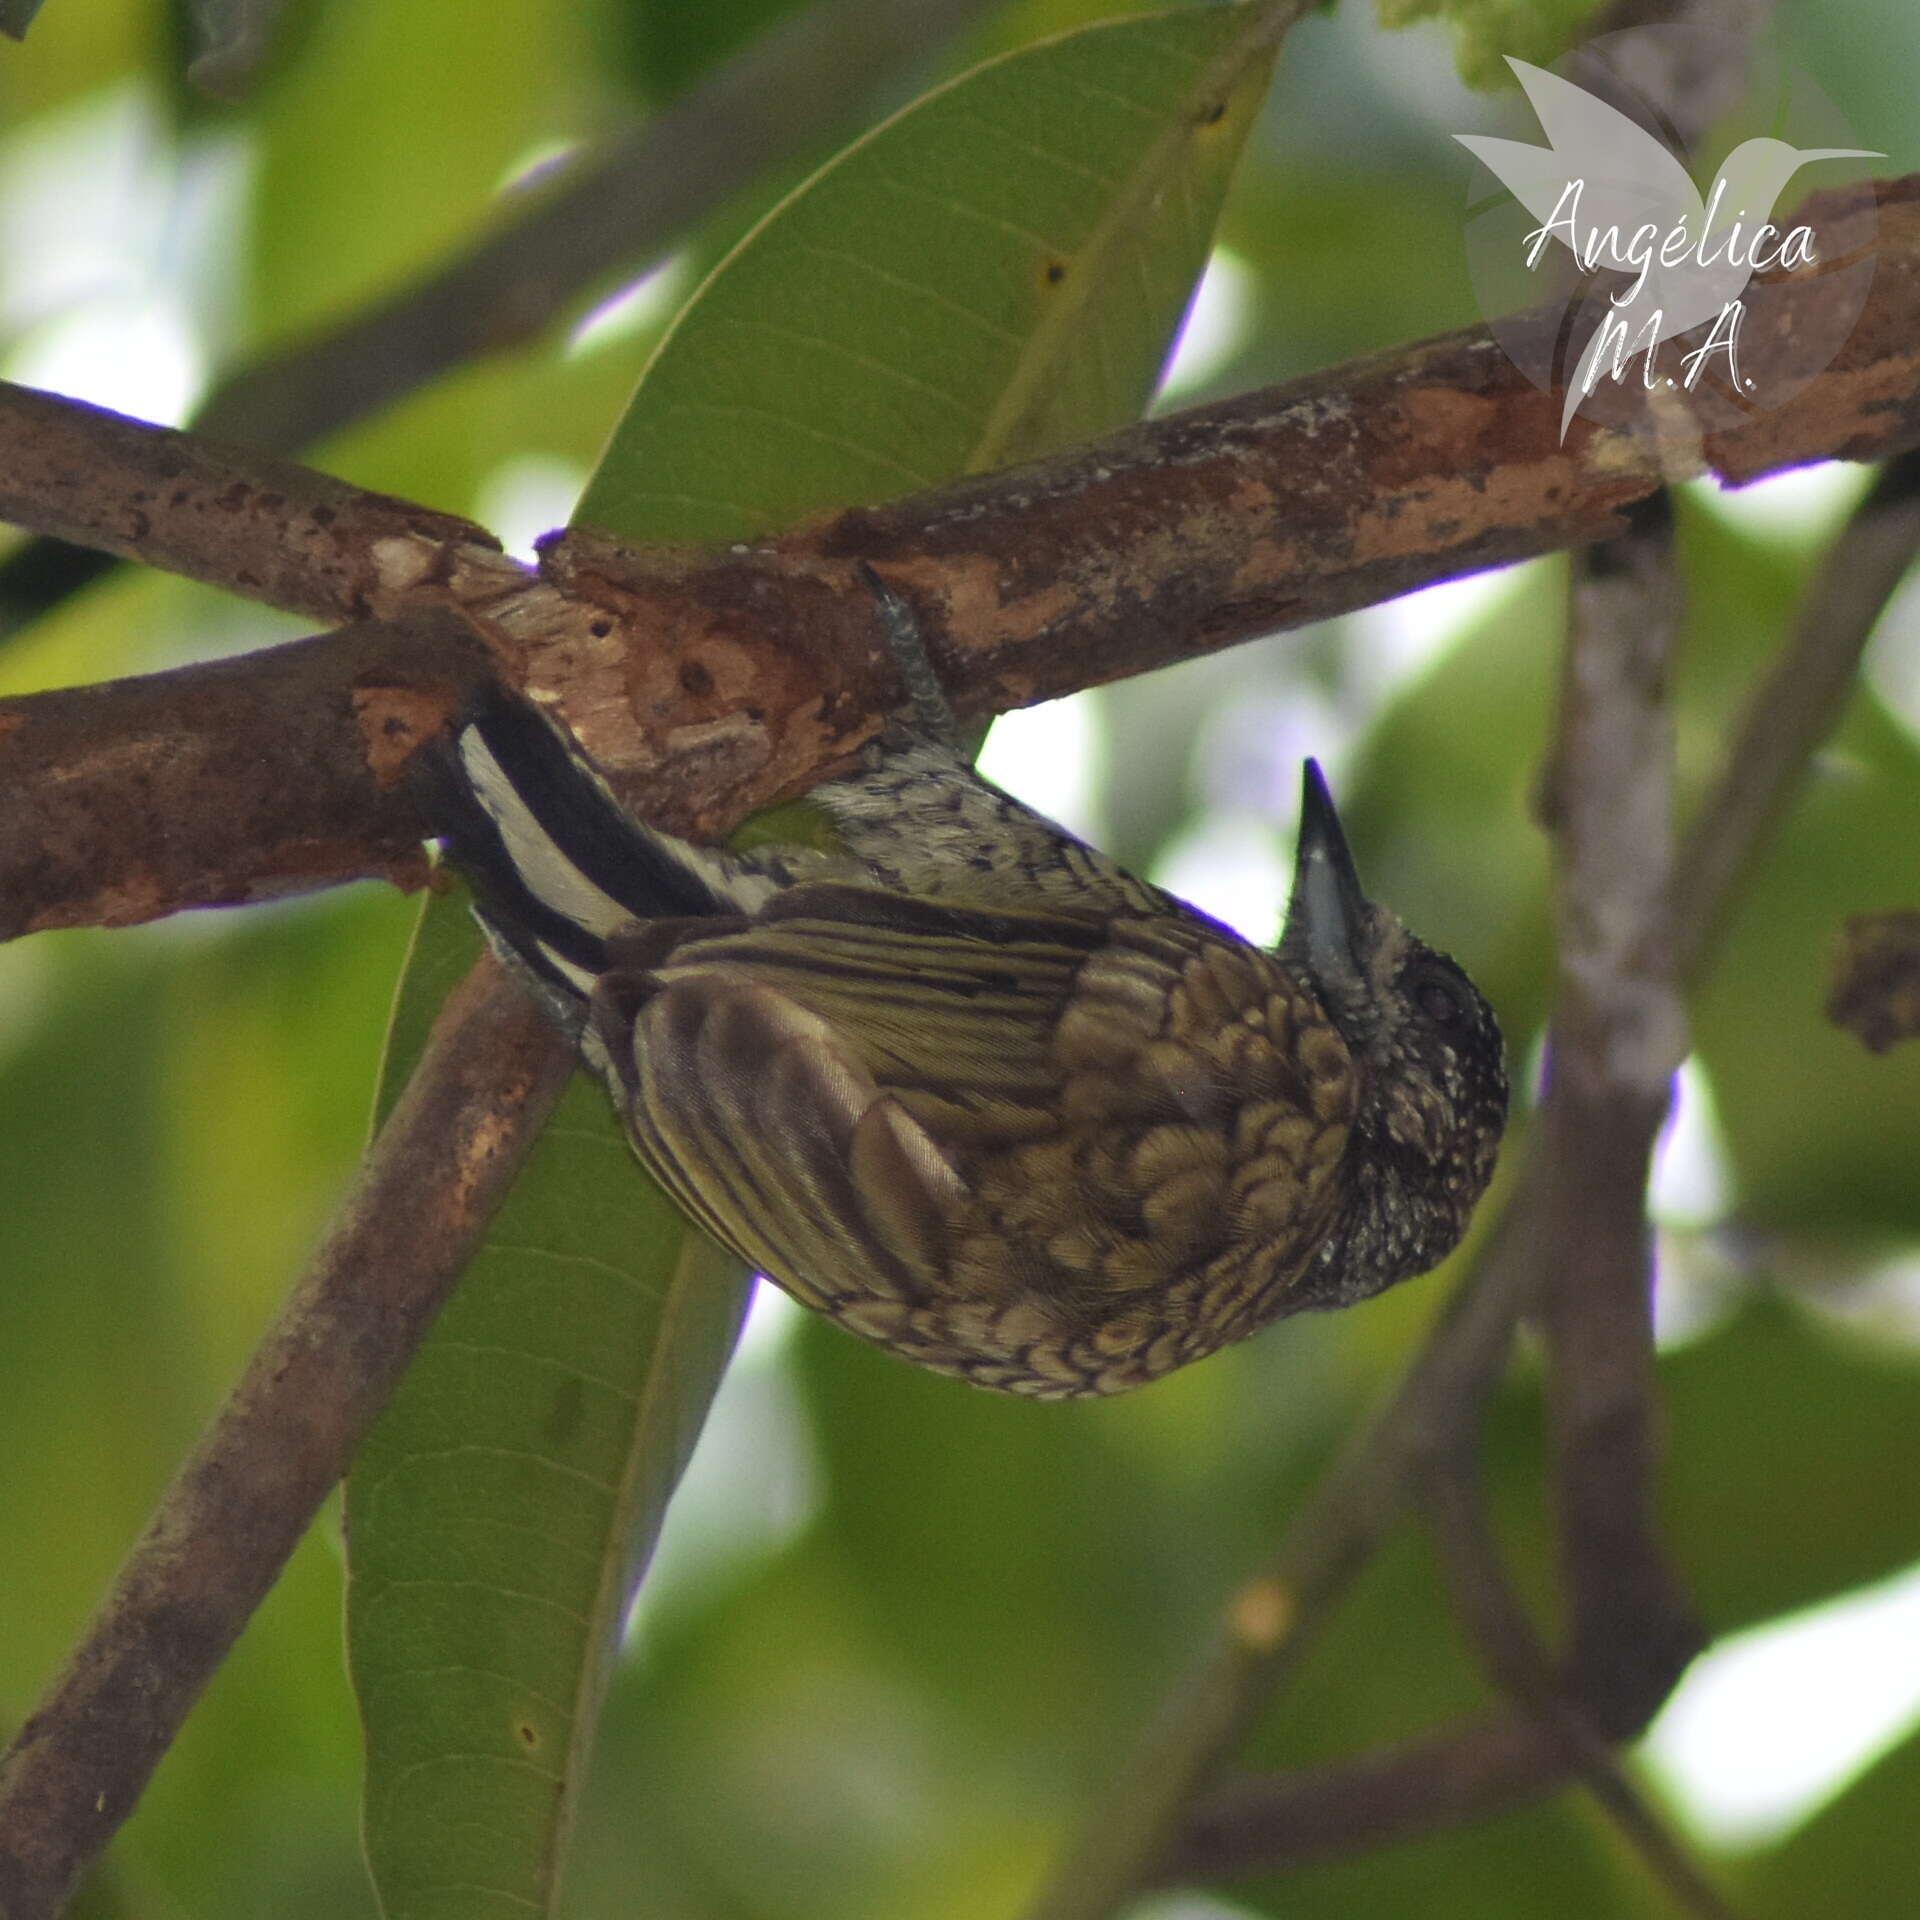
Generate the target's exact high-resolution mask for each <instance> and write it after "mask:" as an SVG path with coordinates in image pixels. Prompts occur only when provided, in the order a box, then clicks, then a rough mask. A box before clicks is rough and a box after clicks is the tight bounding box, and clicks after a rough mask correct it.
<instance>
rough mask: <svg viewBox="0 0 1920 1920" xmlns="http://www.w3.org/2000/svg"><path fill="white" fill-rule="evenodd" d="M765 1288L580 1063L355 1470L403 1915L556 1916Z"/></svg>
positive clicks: (424, 1026) (354, 1525) (445, 908)
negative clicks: (677, 1530) (626, 1681)
mask: <svg viewBox="0 0 1920 1920" xmlns="http://www.w3.org/2000/svg"><path fill="white" fill-rule="evenodd" d="M463 909H464V901H463V900H461V899H458V898H455V897H452V896H449V897H446V898H441V899H436V900H433V901H430V902H429V904H428V906H427V908H426V910H425V911H424V912H423V914H422V916H421V922H420V929H419V934H418V937H417V939H416V942H415V947H414V952H413V954H412V957H411V959H410V960H409V963H408V968H407V973H406V977H405V981H404V983H403V985H402V988H401V992H400V997H399V1000H398V1003H397V1005H396V1007H395V1011H394V1022H393V1032H392V1036H391V1040H390V1043H389V1049H388V1056H387V1066H386V1071H385V1074H384V1076H383V1085H382V1089H381V1106H382V1109H383V1110H384V1109H385V1108H386V1107H387V1106H388V1105H390V1104H391V1102H392V1100H393V1099H394V1097H396V1095H397V1093H398V1090H399V1087H400V1086H401V1085H402V1084H403V1083H404V1080H405V1077H406V1074H407V1072H408V1071H409V1070H410V1069H411V1067H412V1064H413V1062H414V1060H415V1059H416V1058H417V1057H418V1055H419V1051H420V1048H421V1046H422V1045H423V1044H424V1041H425V1038H426V1034H427V1030H428V1028H429V1027H430V1025H431V1023H432V1019H433V1015H434V1012H435V1011H436V1010H437V1008H438V1006H439V1004H440V1002H441V1001H442V1000H443V999H444V997H445V995H446V992H447V989H448V987H449V986H450V985H451V984H452V982H454V981H455V980H457V979H458V978H459V977H460V976H461V975H462V974H463V973H464V972H465V971H466V969H467V967H468V966H470V965H471V964H472V962H473V959H474V958H475V956H476V955H477V953H478V951H479V939H478V936H477V934H476V933H475V931H474V929H473V927H472V924H471V922H470V921H469V919H468V917H467V915H466V913H465V912H464V910H463ZM746 1279H747V1276H746V1275H745V1274H744V1273H743V1272H742V1270H741V1268H740V1264H739V1262H738V1261H736V1260H734V1259H732V1258H731V1257H730V1256H728V1255H726V1254H723V1253H722V1252H721V1251H720V1250H719V1249H718V1248H717V1247H715V1246H714V1245H713V1244H712V1243H711V1242H710V1241H708V1240H706V1239H705V1238H704V1236H702V1235H699V1234H696V1233H694V1232H692V1231H691V1230H689V1229H688V1228H687V1227H686V1226H685V1224H684V1223H683V1222H682V1220H681V1219H680V1217H679V1215H678V1213H677V1212H676V1211H675V1209H674V1208H673V1207H672V1206H671V1204H670V1203H669V1202H668V1201H667V1200H666V1199H665V1197H664V1196H663V1195H662V1194H661V1193H660V1191H659V1189H658V1188H657V1187H656V1186H655V1185H654V1184H653V1182H651V1181H650V1180H648V1179H646V1178H645V1177H644V1176H643V1175H642V1174H641V1173H640V1172H639V1170H638V1168H637V1167H635V1166H634V1164H633V1161H632V1155H631V1153H630V1152H629V1150H628V1148H627V1144H626V1141H625V1138H624V1137H623V1135H622V1133H621V1131H620V1128H619V1126H618V1124H617V1123H616V1121H615V1119H614V1116H613V1113H612V1110H611V1107H610V1106H609V1104H608V1101H607V1099H606V1096H605V1095H604V1093H603V1092H602V1091H601V1090H600V1088H599V1087H597V1086H595V1085H593V1084H592V1083H591V1082H589V1081H588V1080H586V1079H585V1078H584V1077H580V1078H576V1080H575V1082H574V1084H573V1085H572V1087H570V1088H569V1089H568V1092H567V1094H566V1096H565V1098H564V1099H563V1101H562V1103H561V1106H560V1109H559V1111H558V1113H557V1114H556V1115H555V1117H554V1119H553V1121H552V1122H551V1123H550V1125H549V1126H548V1128H547V1131H546V1133H545V1135H544V1137H543V1138H542V1140H541V1142H540V1145H539V1147H538V1149H537V1150H536V1153H535V1155H534V1158H533V1161H532V1162H531V1164H530V1165H529V1167H528V1169H527V1171H526V1173H525V1174H524V1175H523V1176H522V1177H521V1179H520V1181H519V1182H518V1183H517V1184H516V1186H515V1188H514V1191H513V1193H512V1195H511V1196H510V1197H509V1199H508V1201H507V1204H506V1205H505V1206H504V1207H503V1208H502V1209H501V1211H500V1214H499V1216H498V1218H497V1219H496V1221H495V1223H494V1226H493V1230H492V1232H491V1234H490V1235H489V1237H488V1241H487V1245H486V1247H485V1248H484V1249H483V1250H482V1252H481V1253H480V1254H479V1256H478V1257H477V1258H476V1260H475V1263H474V1266H473V1268H472V1269H471V1270H470V1271H469V1273H468V1274H467V1276H466V1277H465V1279H464V1280H463V1281H462V1283H461V1286H460V1289H459V1291H458V1292H457V1293H456V1295H455V1296H454V1298H453V1300H452V1301H451V1302H450V1303H449V1305H448V1307H447V1309H446V1311H445V1312H444V1313H443V1314H442V1316H441V1319H440V1321H439V1323H438V1324H437V1325H436V1327H435V1328H434V1331H433V1334H432V1337H431V1338H430V1339H429V1340H428V1341H427V1342H426V1344H425V1346H424V1347H423V1348H422V1351H421V1353H420V1356H419V1358H418V1359H417V1360H416V1361H415V1363H414V1366H413V1367H412V1369H411V1370H410V1371H409V1373H408V1375H407V1379H406V1382H405V1384H404V1386H403V1387H402V1390H401V1392H400V1393H399V1394H398V1395H397V1396H396V1397H395V1400H394V1403H393V1405H392V1407H391V1408H390V1409H389V1410H388V1413H387V1415H386V1417H385V1418H384V1419H383V1420H382V1421H381V1423H380V1425H379V1426H378V1427H377V1428H376V1429H375V1431H374V1433H373V1435H372V1437H371V1438H370V1439H369V1441H368V1443H367V1445H366V1446H365V1447H364V1448H363V1449H362V1452H361V1455H360V1458H359V1460H358V1461H357V1462H356V1463H355V1466H354V1470H353V1474H352V1476H351V1478H350V1479H349V1481H348V1486H347V1525H348V1538H349V1549H350V1566H351V1585H350V1589H349V1603H348V1652H349V1657H350V1661H351V1665H352V1670H353V1679H354V1685H355V1689H356V1691H357V1693H358V1695H359V1700H360V1708H361V1715H362V1719H363V1722H364V1725H365V1729H366V1738H367V1788H366V1821H365V1824H366V1844H367V1854H368V1859H369V1862H370V1864H371V1866H372V1868H373V1872H374V1878H375V1883H376V1885H377V1886H378V1888H379V1891H380V1895H381V1898H382V1902H383V1904H384V1907H385V1910H386V1912H387V1913H388V1914H389V1915H394V1916H400V1915H420V1914H453V1913H459V1914H483V1913H492V1912H496V1911H497V1912H500V1913H502V1914H507V1913H520V1914H523V1913H524V1912H525V1911H526V1909H527V1907H528V1906H529V1905H533V1906H534V1907H536V1908H537V1909H538V1910H541V1911H545V1910H546V1908H547V1903H548V1902H550V1900H551V1898H552V1893H553V1888H554V1884H555V1881H556V1879H557V1874H558V1867H559V1855H560V1849H561V1846H562V1844H563V1841H564V1836H565V1832H566V1827H567V1822H568V1819H569V1816H570V1813H571V1808H572V1802H573V1796H574V1794H575V1792H576V1790H577V1787H578V1783H579V1779H580V1776H581V1772H582V1765H583V1760H584V1756H585V1750H586V1746H587V1743H588V1742H589V1740H590V1738H591V1735H592V1731H593V1727H594V1724H595V1720H596V1716H597V1710H598V1705H599V1700H600V1696H601V1693H602V1692H603V1690H604V1688H605V1685H606V1679H607V1675H608V1672H609V1670H610V1667H611V1663H612V1661H613V1658H614V1657H615V1655H616V1654H617V1652H618V1645H619V1635H620V1628H621V1625H622V1623H623V1622H624V1620H625V1618H626V1611H627V1606H628V1604H629V1602H630V1600H631V1598H632V1594H633V1591H634V1589H635V1588H636V1587H637V1585H638V1583H639V1578H640V1574H641V1572H642V1570H643V1568H644V1564H645V1561H646V1558H647V1556H648V1555H649V1553H650V1552H651V1551H652V1548H653V1544H654V1541H655V1540H656V1538H657V1537H658V1534H659V1529H660V1523H661V1521H662V1519H663V1518H664V1517H665V1513H666V1507H667V1502H668V1499H669V1498H670V1496H671V1494H672V1491H673V1487H674V1484H675V1483H676V1482H677V1480H678V1479H679V1476H680V1472H681V1469H682V1468H683V1467H684V1466H685V1464H686V1460H687V1456H688V1455H689V1454H690V1453H691V1452H692V1449H693V1442H694V1440H695V1438H696V1437H697V1435H698V1433H699V1428H700V1422H701V1420H702V1419H703V1418H704V1416H705V1412H706V1407H707V1402H708V1400H709V1399H710V1398H711V1396H712V1392H713V1388H714V1387H715V1386H716V1385H717V1384H718V1381H719V1378H720V1374H721V1371H722V1370H723V1368H724V1367H725V1365H726V1360H727V1355H728V1354H729V1352H730V1351H731V1350H732V1346H733V1340H734V1335H735V1333H736V1332H737V1330H738V1327H739V1321H740V1315H741V1312H742V1310H743V1309H744V1306H745V1303H746V1286H745V1283H746Z"/></svg>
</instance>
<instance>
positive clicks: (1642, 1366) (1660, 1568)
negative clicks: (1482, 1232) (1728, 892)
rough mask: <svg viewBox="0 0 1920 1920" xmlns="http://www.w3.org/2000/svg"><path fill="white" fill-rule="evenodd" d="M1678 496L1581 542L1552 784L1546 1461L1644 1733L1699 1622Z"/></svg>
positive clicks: (1593, 1671)
mask: <svg viewBox="0 0 1920 1920" xmlns="http://www.w3.org/2000/svg"><path fill="white" fill-rule="evenodd" d="M1679 601H1680V591H1679V584H1678V581H1677V579H1676V577H1675V573H1674V559H1673V542H1672V525H1671V514H1670V511H1669V510H1668V508H1667V505H1666V501H1665V498H1664V496H1656V498H1655V499H1654V500H1650V501H1649V502H1647V503H1646V506H1645V507H1644V508H1643V509H1642V511H1641V513H1640V514H1639V516H1637V519H1636V524H1635V527H1634V529H1633V532H1632V533H1631V534H1630V535H1629V537H1627V538H1626V539H1623V540H1618V541H1613V542H1610V543H1608V544H1606V545H1604V546H1599V547H1594V548H1591V549H1589V550H1588V551H1587V552H1586V553H1583V554H1582V555H1580V556H1579V558H1578V560H1577V562H1576V566H1575V573H1574V584H1573V598H1572V606H1571V609H1570V619H1569V622H1568V635H1567V648H1566V656H1565V667H1564V672H1563V676H1562V689H1561V703H1560V730H1559V736H1558V739H1557V742H1556V747H1555V754H1554V762H1553V771H1552V777H1551V782H1550V791H1549V793H1548V795H1547V796H1546V799H1547V807H1548V812H1549V816H1550V824H1551V825H1552V826H1553V827H1554V829H1555V836H1554V837H1555V845H1556V848H1557V852H1558V858H1557V861H1556V873H1555V885H1554V902H1555V915H1554V917H1555V925H1556V931H1557V945H1558V951H1559V966H1558V986H1557V990H1556V994H1555V1001H1554V1022H1553V1032H1552V1036H1551V1038H1550V1041H1549V1045H1548V1054H1547V1060H1548V1066H1547V1085H1546V1094H1545V1098H1544V1099H1543V1101H1542V1103H1541V1112H1540V1128H1541V1134H1542V1138H1543V1142H1544V1146H1545V1152H1544V1155H1543V1164H1544V1166H1545V1168H1546V1169H1547V1203H1546V1204H1547V1214H1548V1219H1549V1221H1550V1223H1551V1224H1550V1227H1549V1234H1550V1237H1551V1241H1552V1244H1553V1246H1554V1247H1555V1248H1556V1249H1557V1252H1556V1256H1555V1259H1554V1261H1553V1265H1552V1271H1551V1274H1550V1276H1549V1280H1548V1285H1547V1290H1546V1296H1545V1331H1546V1337H1547V1349H1548V1356H1549V1367H1548V1386H1547V1408H1548V1424H1549V1429H1550V1433H1551V1437H1552V1443H1553V1455H1554V1465H1553V1472H1552V1474H1551V1480H1552V1484H1553V1487H1554V1489H1555V1494H1556V1498H1557V1506H1558V1519H1559V1535H1560V1554H1561V1560H1562V1564H1563V1569H1564V1575H1565V1581H1566V1586H1567V1591H1568V1596H1569V1601H1570V1605H1571V1610H1572V1646H1571V1649H1570V1651H1569V1654H1568V1664H1569V1670H1570V1672H1571V1674H1572V1676H1573V1677H1572V1679H1571V1681H1570V1682H1569V1686H1570V1690H1571V1691H1572V1692H1573V1693H1575V1694H1577V1695H1578V1697H1579V1698H1580V1699H1581V1701H1582V1702H1583V1703H1584V1705H1585V1709H1586V1711H1587V1712H1588V1713H1589V1714H1590V1715H1591V1717H1592V1718H1593V1720H1594V1721H1595V1723H1596V1724H1597V1726H1598V1727H1599V1729H1600V1730H1601V1731H1602V1732H1603V1733H1605V1734H1606V1735H1608V1736H1609V1737H1611V1738H1614V1739H1623V1738H1625V1737H1627V1736H1628V1735H1629V1734H1631V1733H1636V1732H1638V1731H1639V1730H1640V1728H1641V1727H1643V1726H1644V1725H1645V1724H1646V1721H1647V1719H1648V1718H1649V1717H1650V1716H1651V1714H1652V1712H1653V1710H1654V1708H1655V1707H1656V1706H1657V1705H1658V1704H1659V1703H1660V1702H1661V1701H1662V1700H1664V1699H1665V1698H1666V1696H1667V1694H1668V1693H1669V1692H1671V1691H1672V1688H1673V1685H1674V1683H1675V1681H1676V1680H1677V1679H1678V1678H1679V1676H1680V1674H1681V1672H1682V1671H1683V1670H1684V1668H1685V1667H1686V1665H1687V1663H1688V1661H1689V1660H1691V1659H1692V1658H1693V1656H1694V1654H1696V1653H1697V1652H1698V1651H1699V1650H1700V1648H1701V1646H1702V1645H1704V1644H1705V1635H1704V1634H1703V1633H1702V1631H1701V1629H1700V1627H1699V1625H1698V1623H1697V1622H1696V1620H1695V1619H1694V1616H1693V1612H1692V1608H1691V1606H1690V1605H1689V1603H1688V1602H1687V1599H1686V1597H1685V1594H1684V1591H1683V1589H1682V1588H1681V1586H1680V1583H1679V1581H1678V1580H1677V1578H1676V1577H1675V1575H1674V1573H1673V1571H1672V1569H1671V1567H1670V1566H1669V1564H1668V1561H1667V1557H1666V1555H1665V1553H1664V1551H1663V1550H1662V1548H1661V1545H1660V1541H1659V1537H1658V1532H1657V1529H1656V1527H1655V1524H1654V1516H1653V1474H1654V1459H1655V1454H1656V1441H1655V1437H1654V1427H1655V1413H1654V1409H1655V1404H1656V1398H1657V1388H1656V1385H1655V1380H1654V1353H1653V1306H1652V1294H1653V1272H1652V1236H1651V1230H1650V1228H1649V1226H1648V1223H1647V1218H1646V1190H1647V1178H1648V1173H1649V1170H1650V1168H1651V1164H1652V1159H1653V1146H1654V1141H1655V1138H1656V1137H1657V1135H1658V1133H1659V1130H1660V1126H1661V1123H1662V1121H1663V1120H1664V1119H1665V1117H1666V1113H1667V1108H1668V1104H1669V1101H1670V1097H1671V1087H1672V1082H1673V1075H1674V1074H1675V1072H1676V1071H1677V1070H1678V1069H1679V1066H1680V1062H1681V1061H1682V1060H1683V1059H1684V1058H1685V1057H1686V1052H1687V1022H1686V1012H1685V1008H1684V1007H1683V1005H1682V1003H1681V998H1680V985H1679V980H1678V978H1677V975H1676V972H1675V967H1674V958H1673V938H1672V900H1673V895H1672V873H1673V801H1672V796H1673V724H1672V719H1671V716H1670V714H1669V712H1668V706H1667V682H1668V676H1669V673H1670V670H1671V664H1672V655H1673V648H1674V642H1675V638H1676V635H1677V632H1678V625H1679Z"/></svg>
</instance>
